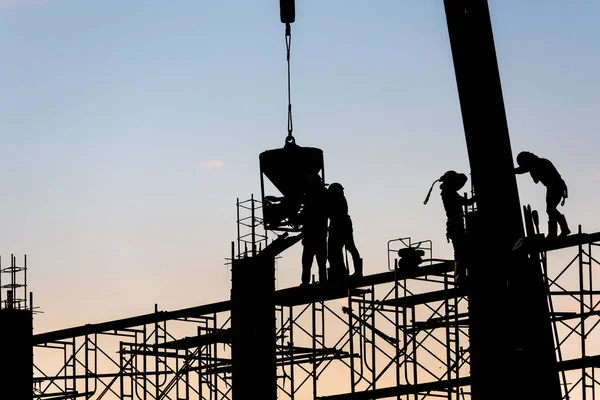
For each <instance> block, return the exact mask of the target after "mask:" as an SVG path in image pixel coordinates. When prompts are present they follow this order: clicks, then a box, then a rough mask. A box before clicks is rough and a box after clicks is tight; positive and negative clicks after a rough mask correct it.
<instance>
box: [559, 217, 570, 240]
mask: <svg viewBox="0 0 600 400" xmlns="http://www.w3.org/2000/svg"><path fill="white" fill-rule="evenodd" d="M558 226H560V236H561V237H562V236H568V235H569V234H570V233H571V230H570V229H569V225H567V219H566V218H565V215H564V214H560V217H558Z"/></svg>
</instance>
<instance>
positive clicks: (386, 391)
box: [317, 377, 471, 400]
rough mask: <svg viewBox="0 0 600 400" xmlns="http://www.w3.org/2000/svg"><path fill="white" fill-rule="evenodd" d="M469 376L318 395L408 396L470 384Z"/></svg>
mask: <svg viewBox="0 0 600 400" xmlns="http://www.w3.org/2000/svg"><path fill="white" fill-rule="evenodd" d="M470 381H471V379H470V378H469V377H465V378H459V379H451V380H444V381H437V382H427V383H419V384H416V385H398V386H392V387H387V388H382V389H375V390H367V391H364V392H357V393H344V394H335V395H333V396H324V397H317V399H319V400H373V399H384V398H386V397H394V396H406V395H410V394H419V393H429V392H434V391H442V390H447V389H449V388H455V387H460V386H467V385H469V384H470Z"/></svg>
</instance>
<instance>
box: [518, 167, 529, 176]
mask: <svg viewBox="0 0 600 400" xmlns="http://www.w3.org/2000/svg"><path fill="white" fill-rule="evenodd" d="M527 172H529V171H528V170H527V169H525V168H523V167H517V168H515V174H525V173H527Z"/></svg>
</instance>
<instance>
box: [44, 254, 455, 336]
mask: <svg viewBox="0 0 600 400" xmlns="http://www.w3.org/2000/svg"><path fill="white" fill-rule="evenodd" d="M453 265H454V264H453V263H452V262H451V261H445V262H440V263H437V264H433V265H427V266H422V267H419V268H416V269H415V270H412V271H407V272H405V271H388V272H383V273H379V274H373V275H367V276H364V277H362V278H360V279H357V280H352V281H349V282H348V283H347V284H346V285H344V286H337V287H335V286H333V287H332V286H329V285H328V286H326V287H318V285H314V286H312V285H311V286H309V287H308V288H303V287H292V288H287V289H281V290H278V291H277V292H275V304H278V305H302V304H309V303H313V302H319V301H327V300H334V299H338V298H344V297H347V296H348V289H355V288H360V287H366V286H372V285H379V284H383V283H389V282H394V281H395V280H401V279H414V278H418V277H423V276H428V275H440V274H444V273H447V272H450V271H452V269H453V268H454V266H453ZM226 311H231V303H230V301H229V300H227V301H221V302H218V303H211V304H206V305H201V306H196V307H190V308H184V309H180V310H176V311H158V312H155V313H151V314H143V315H138V316H135V317H130V318H123V319H118V320H114V321H108V322H101V323H98V324H87V325H83V326H78V327H73V328H67V329H61V330H57V331H51V332H45V333H39V334H36V335H33V345H34V346H40V345H44V344H47V343H52V342H56V341H58V340H64V339H69V338H74V337H80V336H86V335H92V334H97V333H108V332H111V331H116V330H125V329H127V328H132V327H136V326H141V325H147V324H153V323H156V322H163V321H170V320H176V319H181V318H190V317H199V316H202V315H208V314H215V313H220V312H226Z"/></svg>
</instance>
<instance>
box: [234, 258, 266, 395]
mask: <svg viewBox="0 0 600 400" xmlns="http://www.w3.org/2000/svg"><path fill="white" fill-rule="evenodd" d="M274 295H275V258H274V257H273V256H272V255H270V254H268V253H267V252H266V251H263V252H261V253H259V254H258V255H257V256H254V257H248V258H244V259H234V260H233V263H232V269H231V331H232V334H233V337H232V343H231V359H232V382H231V383H232V398H233V400H254V399H264V400H276V399H277V370H276V364H275V363H276V353H275V345H276V341H275V330H276V326H275V303H274V300H273V298H274Z"/></svg>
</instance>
